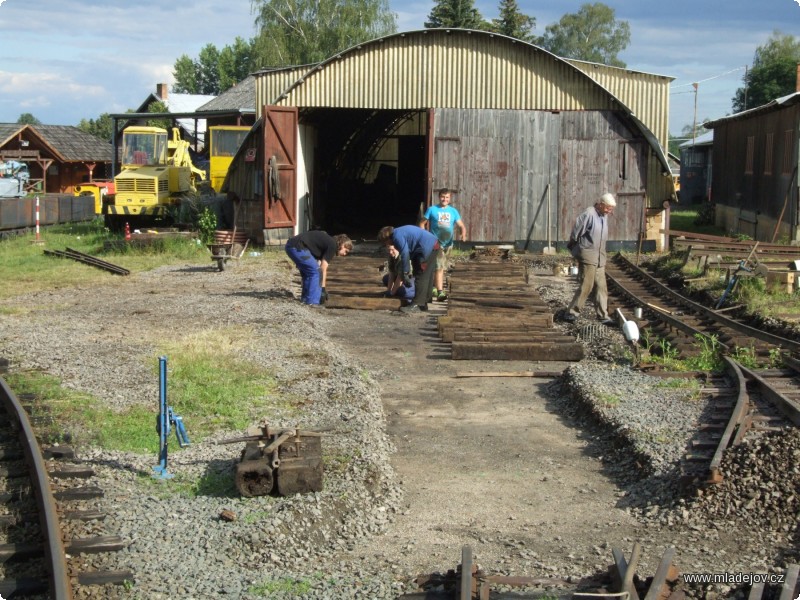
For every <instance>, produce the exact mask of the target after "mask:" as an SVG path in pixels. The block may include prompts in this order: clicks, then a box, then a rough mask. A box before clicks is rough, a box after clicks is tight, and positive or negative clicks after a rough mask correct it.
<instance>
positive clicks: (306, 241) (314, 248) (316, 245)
mask: <svg viewBox="0 0 800 600" xmlns="http://www.w3.org/2000/svg"><path fill="white" fill-rule="evenodd" d="M352 249H353V242H352V241H351V240H350V238H349V237H347V236H346V235H337V236H331V235H328V234H327V233H325V232H324V231H318V230H314V231H306V232H304V233H301V234H298V235H296V236H294V237H293V238H290V239H289V241H288V242H286V254H287V255H288V256H289V258H291V259H292V262H294V264H296V265H297V268H298V269H299V270H300V277H301V278H302V281H303V292H302V294H301V296H300V300H301V301H302V302H303V304H310V305H312V306H319V305H320V304H322V303H323V302H325V300H327V299H328V294H327V292H326V291H325V284H326V280H327V277H328V264H329V263H330V262H331V261H332V260H333V257H334V256H347V253H348V252H350V250H352Z"/></svg>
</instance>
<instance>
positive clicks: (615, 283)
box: [606, 254, 800, 359]
mask: <svg viewBox="0 0 800 600" xmlns="http://www.w3.org/2000/svg"><path fill="white" fill-rule="evenodd" d="M606 274H607V276H608V285H609V292H610V293H611V294H612V295H613V299H614V300H616V303H617V304H622V305H627V306H631V305H633V306H639V307H641V308H642V313H643V318H642V320H641V322H640V323H639V330H640V331H643V332H644V331H648V330H649V331H652V332H653V334H654V335H655V336H658V337H660V338H662V339H665V340H667V341H669V343H670V344H671V346H672V347H673V348H675V349H676V350H677V351H678V352H680V353H681V354H683V355H695V354H697V353H698V352H699V351H700V347H699V345H698V343H697V336H698V335H699V336H701V338H703V339H706V340H710V339H711V338H712V337H713V338H715V340H716V342H715V343H717V344H719V345H720V346H721V348H722V350H723V351H724V352H734V351H735V350H736V348H745V349H750V348H752V349H753V350H754V352H755V355H756V356H757V357H759V358H762V359H768V358H769V357H770V353H772V354H774V353H775V352H782V353H787V352H788V353H800V342H797V341H796V340H791V339H787V338H784V337H781V336H778V335H775V334H772V333H770V332H768V331H763V330H761V329H758V328H755V327H752V326H750V325H748V324H747V323H744V322H742V321H739V320H737V319H733V318H730V317H728V316H726V314H725V313H724V312H723V311H716V310H713V309H711V308H708V307H707V306H703V305H702V304H700V303H698V302H695V301H693V300H691V299H689V298H687V297H686V296H683V295H681V294H679V293H678V292H676V291H674V290H672V289H671V288H669V287H668V286H666V285H665V284H663V283H662V282H660V281H659V280H658V279H657V278H655V277H653V276H652V275H650V274H649V273H647V272H646V271H645V270H644V269H642V268H640V267H637V266H636V265H634V264H633V263H632V262H631V261H630V260H628V259H627V258H625V257H624V256H622V255H621V254H618V255H616V256H615V257H614V258H613V260H611V261H609V263H608V265H607V267H606Z"/></svg>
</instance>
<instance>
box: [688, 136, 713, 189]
mask: <svg viewBox="0 0 800 600" xmlns="http://www.w3.org/2000/svg"><path fill="white" fill-rule="evenodd" d="M713 145H714V132H713V131H706V132H705V133H703V134H702V135H698V136H697V137H696V138H695V139H693V140H689V141H687V142H684V143H682V144H681V145H680V150H681V164H680V178H681V193H680V203H681V204H683V205H689V204H701V203H703V202H707V201H709V200H710V199H711V173H712V169H711V163H712V161H711V159H712V157H713V155H714V151H713V150H714V146H713Z"/></svg>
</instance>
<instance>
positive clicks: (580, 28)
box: [541, 2, 631, 67]
mask: <svg viewBox="0 0 800 600" xmlns="http://www.w3.org/2000/svg"><path fill="white" fill-rule="evenodd" d="M630 41H631V28H630V25H629V24H628V22H627V21H617V20H616V18H615V17H614V9H613V8H611V7H609V6H606V5H605V4H603V3H601V2H595V3H594V4H583V5H582V6H581V8H580V10H579V11H578V12H577V13H574V14H567V15H564V16H563V17H561V20H560V21H559V22H558V23H555V24H553V25H548V26H547V28H546V29H545V34H544V37H543V38H542V40H541V44H542V46H543V47H544V48H545V49H546V50H549V51H550V52H552V53H553V54H555V55H556V56H561V57H564V58H575V59H578V60H586V61H590V62H596V63H602V64H605V65H611V66H614V67H624V66H625V63H624V62H622V61H621V60H620V59H619V58H618V57H617V55H618V54H619V53H620V52H622V51H623V50H625V48H627V47H628V44H630Z"/></svg>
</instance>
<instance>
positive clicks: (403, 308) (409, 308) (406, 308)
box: [400, 304, 427, 315]
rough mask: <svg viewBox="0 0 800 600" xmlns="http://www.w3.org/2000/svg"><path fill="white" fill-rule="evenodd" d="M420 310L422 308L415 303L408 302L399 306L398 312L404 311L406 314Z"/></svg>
mask: <svg viewBox="0 0 800 600" xmlns="http://www.w3.org/2000/svg"><path fill="white" fill-rule="evenodd" d="M426 308H427V307H426ZM420 310H422V309H421V308H420V307H419V306H418V305H416V304H409V305H408V306H401V307H400V312H401V313H405V314H407V315H408V314H411V313H417V312H419V311H420Z"/></svg>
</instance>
